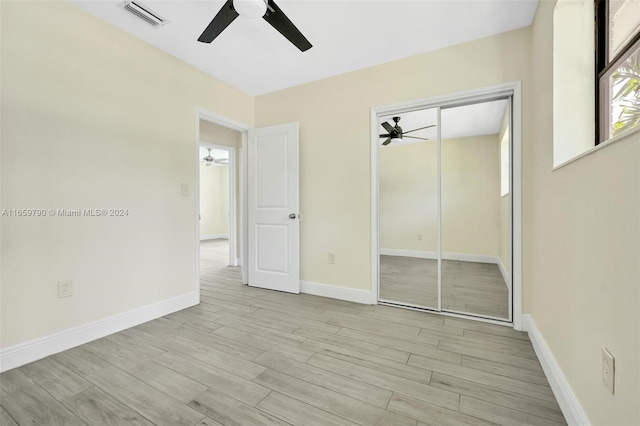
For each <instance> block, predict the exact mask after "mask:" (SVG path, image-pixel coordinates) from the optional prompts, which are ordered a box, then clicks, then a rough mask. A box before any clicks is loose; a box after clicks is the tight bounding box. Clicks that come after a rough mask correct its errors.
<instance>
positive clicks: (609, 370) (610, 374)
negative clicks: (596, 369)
mask: <svg viewBox="0 0 640 426" xmlns="http://www.w3.org/2000/svg"><path fill="white" fill-rule="evenodd" d="M615 375H616V365H615V358H613V355H611V352H609V351H608V350H607V348H604V347H603V348H602V383H604V384H605V385H607V389H609V392H611V394H612V395H613V389H614V382H615Z"/></svg>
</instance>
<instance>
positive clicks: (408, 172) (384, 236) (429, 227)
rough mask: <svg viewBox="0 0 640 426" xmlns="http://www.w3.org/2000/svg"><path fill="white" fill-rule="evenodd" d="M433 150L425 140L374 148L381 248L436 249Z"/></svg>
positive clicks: (433, 144) (435, 161) (435, 179)
mask: <svg viewBox="0 0 640 426" xmlns="http://www.w3.org/2000/svg"><path fill="white" fill-rule="evenodd" d="M436 149H437V147H436V142H435V141H429V142H424V143H416V144H410V145H397V146H393V145H390V146H388V147H384V148H381V149H380V150H379V151H378V159H379V168H378V170H379V172H378V173H379V174H378V176H379V185H380V197H379V206H380V210H379V211H380V248H381V249H393V250H416V251H426V252H436V251H437V250H438V226H439V225H438V175H437V173H438V156H437V151H436ZM418 235H420V236H421V237H422V240H418Z"/></svg>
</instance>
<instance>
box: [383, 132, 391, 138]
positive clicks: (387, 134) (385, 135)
mask: <svg viewBox="0 0 640 426" xmlns="http://www.w3.org/2000/svg"><path fill="white" fill-rule="evenodd" d="M389 136H391V135H390V134H389V133H385V134H382V135H380V137H381V138H388V137H389Z"/></svg>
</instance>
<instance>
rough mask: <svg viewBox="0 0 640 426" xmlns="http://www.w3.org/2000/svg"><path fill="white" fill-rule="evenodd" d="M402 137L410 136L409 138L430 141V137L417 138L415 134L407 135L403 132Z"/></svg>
mask: <svg viewBox="0 0 640 426" xmlns="http://www.w3.org/2000/svg"><path fill="white" fill-rule="evenodd" d="M402 137H404V138H411V139H422V140H423V141H430V140H431V139H427V138H419V137H417V136H407V135H405V134H403V135H402Z"/></svg>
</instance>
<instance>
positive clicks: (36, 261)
mask: <svg viewBox="0 0 640 426" xmlns="http://www.w3.org/2000/svg"><path fill="white" fill-rule="evenodd" d="M1 31H2V86H1V91H2V99H1V101H2V111H1V113H2V126H1V127H2V129H1V132H2V133H1V136H2V172H1V173H2V205H3V207H4V208H44V209H51V208H53V209H59V208H60V209H62V208H65V209H78V208H106V209H109V208H121V209H128V210H129V215H128V216H127V217H113V218H104V217H101V218H95V217H94V218H90V217H84V218H82V217H66V218H65V217H49V216H47V217H44V218H30V219H29V218H7V217H3V218H2V225H1V228H2V265H3V268H2V287H1V292H2V306H1V311H2V313H1V322H2V330H1V331H2V333H1V334H2V340H1V343H0V345H1V346H2V347H3V348H6V347H7V346H10V345H13V344H16V343H20V342H24V341H26V340H29V339H33V338H37V337H41V336H45V335H48V334H51V333H53V332H57V331H60V330H64V329H67V328H70V327H74V326H78V325H81V324H85V323H88V322H90V321H94V320H99V319H103V318H105V317H108V316H111V315H116V314H119V313H122V312H125V311H128V310H132V309H136V308H140V307H142V306H146V305H150V304H152V303H155V302H159V301H163V300H167V299H170V298H173V297H177V296H180V295H184V294H187V293H189V292H192V291H193V290H194V286H195V268H194V265H195V260H196V259H195V241H196V240H197V236H196V235H195V226H194V220H195V217H196V212H195V199H194V191H195V182H196V173H197V169H196V165H195V161H194V149H196V144H195V139H196V130H195V125H194V117H195V114H196V108H197V107H202V108H205V109H207V110H211V111H216V112H218V113H220V114H223V115H225V116H228V117H230V118H233V119H235V120H237V121H241V122H246V123H250V124H251V123H252V122H253V117H254V109H253V105H254V100H253V98H251V97H250V96H248V95H245V94H243V93H241V92H239V91H237V90H235V89H233V88H231V87H230V86H228V85H226V84H223V83H221V82H220V81H218V80H216V79H214V78H211V77H209V76H207V75H205V74H204V73H202V72H200V71H198V70H196V69H194V68H192V67H191V66H189V65H186V64H185V63H183V62H181V61H179V60H178V59H176V58H174V57H172V56H170V55H168V54H166V53H163V52H161V51H159V50H158V49H156V48H154V47H151V46H150V45H148V44H146V43H144V42H142V41H140V40H137V39H135V38H134V37H132V36H130V35H128V34H126V33H124V32H122V31H120V30H118V29H116V28H114V27H112V26H110V25H108V24H106V23H104V22H102V21H99V20H98V19H96V18H94V17H93V16H91V15H89V14H87V13H86V12H84V11H81V10H79V9H77V8H76V7H74V6H72V5H71V4H69V3H66V2H2V25H1ZM182 183H186V184H188V185H189V187H190V190H191V192H190V195H189V196H187V197H183V196H181V184H182ZM63 279H72V280H73V283H74V294H73V296H72V297H70V298H65V299H57V297H56V281H57V280H63Z"/></svg>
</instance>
